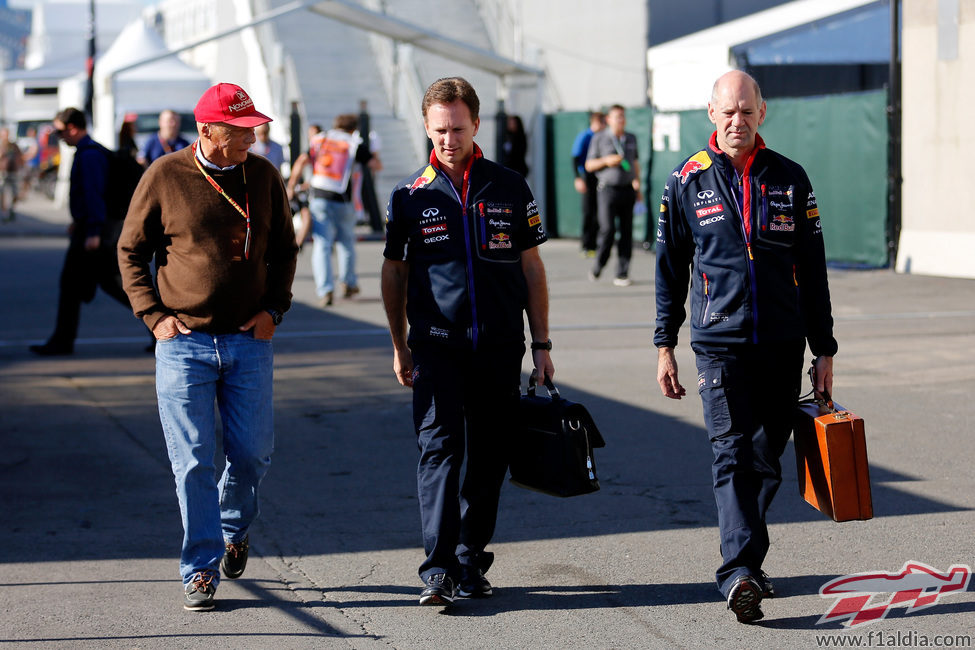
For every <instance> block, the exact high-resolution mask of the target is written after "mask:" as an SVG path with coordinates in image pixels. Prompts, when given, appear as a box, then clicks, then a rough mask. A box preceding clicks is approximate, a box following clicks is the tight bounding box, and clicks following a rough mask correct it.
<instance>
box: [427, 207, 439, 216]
mask: <svg viewBox="0 0 975 650" xmlns="http://www.w3.org/2000/svg"><path fill="white" fill-rule="evenodd" d="M438 214H440V210H438V209H436V208H427V209H426V210H424V211H423V216H424V217H435V216H437V215H438Z"/></svg>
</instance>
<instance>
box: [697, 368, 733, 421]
mask: <svg viewBox="0 0 975 650" xmlns="http://www.w3.org/2000/svg"><path fill="white" fill-rule="evenodd" d="M727 383H728V382H727V381H726V377H725V375H724V370H723V368H722V367H721V366H711V367H706V368H702V369H701V371H700V372H699V373H698V375H697V391H698V393H700V395H701V402H702V403H703V404H704V417H705V420H706V424H707V428H708V434H709V436H710V437H711V438H717V437H719V436H721V435H723V434H726V433H728V432H729V431H730V430H731V408H730V406H729V401H728V386H727Z"/></svg>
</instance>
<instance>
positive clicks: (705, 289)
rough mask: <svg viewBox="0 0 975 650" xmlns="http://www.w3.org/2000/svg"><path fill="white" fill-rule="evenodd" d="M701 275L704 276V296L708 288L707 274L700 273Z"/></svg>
mask: <svg viewBox="0 0 975 650" xmlns="http://www.w3.org/2000/svg"><path fill="white" fill-rule="evenodd" d="M701 275H702V276H704V295H705V296H706V295H708V286H709V285H708V274H707V273H702V274H701Z"/></svg>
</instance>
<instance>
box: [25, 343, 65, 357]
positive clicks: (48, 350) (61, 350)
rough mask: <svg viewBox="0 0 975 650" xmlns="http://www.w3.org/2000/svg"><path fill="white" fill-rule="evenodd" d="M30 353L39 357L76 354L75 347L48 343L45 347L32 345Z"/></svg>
mask: <svg viewBox="0 0 975 650" xmlns="http://www.w3.org/2000/svg"><path fill="white" fill-rule="evenodd" d="M29 349H30V351H31V352H33V353H34V354H36V355H37V356H39V357H61V356H67V355H69V354H74V345H71V344H70V343H69V344H66V345H65V344H62V343H54V342H52V341H48V342H47V343H45V344H44V345H32V346H30V348H29Z"/></svg>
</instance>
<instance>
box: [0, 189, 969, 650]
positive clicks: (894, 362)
mask: <svg viewBox="0 0 975 650" xmlns="http://www.w3.org/2000/svg"><path fill="white" fill-rule="evenodd" d="M67 222H68V218H67V216H66V214H65V213H64V211H63V210H58V209H54V208H52V207H51V206H50V205H49V204H47V203H46V202H44V201H42V200H41V199H36V198H33V199H31V200H29V201H27V202H26V203H24V204H23V205H22V206H21V214H20V216H18V218H17V220H16V221H14V222H11V223H2V224H0V304H2V305H3V318H2V319H0V440H2V442H3V453H2V454H0V643H2V644H3V645H4V646H11V647H21V646H23V647H31V648H35V647H36V648H48V647H50V648H54V647H59V648H190V647H194V648H196V647H200V646H201V644H209V645H219V646H221V647H231V648H248V649H249V648H266V647H275V648H309V647H324V648H380V647H383V648H387V647H391V648H422V647H436V648H441V647H443V648H448V647H450V648H566V647H569V648H576V647H579V648H582V647H585V648H712V647H726V648H758V647H770V648H815V647H822V646H823V645H824V644H827V643H828V644H832V645H833V646H836V645H838V644H840V643H848V644H849V643H859V644H860V645H861V647H895V645H896V644H897V643H898V642H899V643H900V646H901V647H910V646H911V645H914V646H918V645H924V644H926V645H934V644H935V643H936V642H938V641H939V640H940V642H941V643H942V645H946V644H948V643H950V644H951V645H953V646H954V647H971V645H972V643H975V636H973V635H975V631H973V627H975V626H973V621H975V593H973V590H975V584H972V583H967V586H968V589H967V590H965V591H956V592H951V593H945V594H943V595H942V596H941V597H940V598H939V599H937V600H936V601H935V602H934V603H933V604H931V605H930V606H928V607H925V608H914V609H912V610H908V608H907V605H908V604H910V602H914V601H913V600H911V599H910V598H909V599H908V600H909V601H910V602H906V603H900V604H899V605H898V604H895V605H894V606H892V607H891V608H889V609H888V612H889V613H888V615H887V616H886V618H884V619H882V620H880V621H878V622H875V623H872V624H868V625H859V626H855V627H854V628H852V629H848V628H846V627H844V626H842V625H841V624H839V623H835V622H830V623H820V617H822V616H823V615H824V614H825V613H826V612H827V611H828V610H829V609H830V608H831V607H832V606H833V604H834V603H835V602H836V600H835V599H834V598H823V597H821V596H820V595H819V590H820V588H821V587H822V586H823V585H824V584H825V583H826V582H828V581H830V580H832V579H834V578H838V577H841V576H845V575H848V574H855V573H866V572H875V573H887V574H893V573H896V572H898V571H900V570H901V568H902V567H903V566H904V565H905V563H907V562H909V561H916V562H922V563H924V564H926V565H928V566H930V567H932V568H933V569H935V570H937V571H938V572H942V573H944V572H947V570H948V569H949V567H951V566H953V565H963V566H965V567H968V568H971V567H973V566H975V553H973V543H972V535H973V531H975V514H973V504H975V499H973V494H975V490H973V487H975V480H973V471H972V458H973V457H975V436H972V431H973V428H975V400H973V399H972V397H971V387H972V385H973V380H975V363H973V361H975V353H973V349H975V326H973V317H975V281H972V280H961V279H946V278H934V277H920V276H905V275H896V274H893V273H892V272H890V271H886V270H875V271H849V270H831V271H830V283H831V288H832V292H833V300H834V314H835V317H836V335H837V338H838V340H839V343H840V352H839V354H838V356H837V357H836V362H835V371H836V383H835V390H834V396H835V398H836V400H837V401H838V402H840V403H842V404H843V405H845V406H847V407H849V408H851V409H852V410H854V411H855V412H856V413H857V414H858V415H860V416H862V417H863V418H864V419H865V421H866V430H867V439H868V449H869V455H870V470H871V478H872V484H873V499H874V509H875V513H876V516H875V518H874V519H873V520H871V521H864V522H848V523H843V524H837V523H834V522H831V521H829V520H827V519H825V518H824V517H823V516H822V515H820V514H819V513H818V512H816V511H815V510H813V509H812V508H811V507H810V506H808V505H807V504H805V502H803V501H802V500H801V498H800V497H799V496H798V491H797V489H796V478H795V464H794V456H793V450H792V445H791V443H790V445H789V449H788V450H787V451H786V454H785V456H784V457H783V467H784V474H785V480H784V482H783V486H782V489H781V490H780V492H779V496H778V497H777V499H776V501H775V503H774V505H773V507H772V510H771V512H770V515H769V517H770V521H771V537H772V549H771V552H770V554H769V557H768V560H767V562H766V570H767V571H768V572H769V573H770V574H771V576H772V577H773V579H774V581H775V585H776V589H777V591H778V593H779V596H778V597H777V598H775V599H774V600H770V601H766V602H764V603H763V609H764V611H765V618H764V619H763V620H762V621H760V622H759V623H758V624H756V625H741V624H738V623H737V622H736V621H735V619H734V616H733V615H732V614H731V613H730V612H729V611H727V610H726V609H725V605H724V603H723V602H722V601H721V598H720V595H719V594H718V593H717V591H716V589H715V587H714V584H713V571H714V569H715V567H716V565H717V564H718V561H719V556H718V542H717V530H716V515H715V507H714V503H713V498H712V494H711V487H710V485H711V480H710V467H709V465H710V460H711V454H710V449H709V444H708V442H707V437H706V434H705V432H704V430H703V426H702V415H701V406H700V400H699V398H698V396H697V395H696V394H694V391H693V390H691V391H690V393H691V394H689V395H688V397H687V398H686V399H684V400H681V401H672V400H667V399H665V398H664V397H662V396H661V394H660V391H659V389H658V387H657V385H656V381H655V372H656V367H655V359H656V357H655V351H654V350H653V349H652V348H651V345H650V336H651V325H650V323H651V321H652V318H653V307H652V299H653V289H652V272H653V271H652V268H653V257H652V255H649V254H646V253H644V252H642V251H636V252H635V254H634V261H633V265H632V276H631V277H632V278H633V279H634V281H635V282H634V285H633V286H631V287H627V288H619V287H614V286H612V284H611V283H610V282H608V281H607V280H606V279H605V278H604V279H603V280H601V281H599V282H596V283H591V282H589V281H588V280H587V279H586V270H587V268H588V261H587V260H583V259H581V258H580V256H579V253H578V250H577V249H578V244H577V242H576V241H575V240H558V241H552V242H549V243H548V244H546V245H545V246H543V248H542V256H543V259H544V260H545V262H546V265H547V268H548V275H549V284H550V292H551V322H552V339H553V341H554V342H555V350H554V352H553V358H554V361H555V364H556V368H557V372H556V383H557V384H558V386H559V387H560V389H561V390H562V393H563V395H564V396H566V397H568V398H570V399H572V400H575V401H580V402H582V403H584V404H585V405H586V406H588V407H589V409H590V411H591V412H592V414H593V416H594V417H595V419H596V422H597V423H598V424H599V426H600V428H601V430H602V433H603V436H604V437H605V439H606V441H607V446H606V448H605V449H601V450H598V452H597V465H598V471H599V475H600V481H601V484H602V489H601V490H600V491H599V492H597V493H595V494H592V495H587V496H583V497H577V498H572V499H564V500H562V499H556V498H553V497H548V496H544V495H541V494H537V493H533V492H528V491H525V490H522V489H519V488H517V487H514V486H511V485H508V486H506V487H505V489H504V491H503V494H502V505H501V512H500V518H499V522H498V531H497V535H496V537H495V542H494V543H493V544H492V547H491V550H493V551H494V552H495V553H496V556H497V557H496V561H495V566H494V567H493V568H492V569H491V571H490V572H489V574H488V577H489V578H490V580H491V582H492V583H493V584H494V586H495V595H494V597H492V598H490V599H484V600H460V601H458V603H457V604H456V605H455V606H454V607H452V608H450V609H447V610H441V609H440V608H421V607H419V606H418V605H417V598H418V595H419V590H420V587H421V585H420V582H419V580H418V578H417V575H416V568H417V566H418V565H419V563H420V561H421V560H422V549H421V539H420V530H419V517H418V512H417V502H416V496H415V490H416V487H415V465H416V460H417V450H416V443H415V437H414V434H413V432H412V426H411V419H410V395H409V392H408V391H407V390H406V389H404V388H402V387H400V386H399V385H398V384H397V383H396V381H395V379H394V377H393V374H392V371H391V362H392V355H391V346H390V344H389V338H388V335H387V333H386V331H385V329H384V320H385V319H384V315H383V311H382V304H381V301H380V296H379V267H380V263H381V250H382V248H381V247H382V245H381V243H379V242H374V241H370V242H362V243H361V244H360V245H359V247H358V254H359V259H358V269H359V272H360V275H361V285H362V293H361V294H360V295H359V296H357V297H356V298H355V299H354V300H338V301H337V302H336V305H335V306H334V307H332V308H329V309H327V310H323V309H319V308H317V307H316V306H315V304H316V300H315V297H314V291H313V286H312V281H311V268H310V261H309V259H308V253H307V252H305V253H303V254H302V256H301V259H300V260H299V269H298V276H297V278H296V282H295V288H294V291H295V298H296V301H295V305H294V307H293V308H292V310H291V311H290V312H289V313H288V314H286V316H285V322H284V324H283V325H282V327H281V328H279V330H278V333H277V335H276V337H275V351H276V361H275V409H276V410H275V418H276V435H277V444H276V451H275V454H274V456H273V463H272V467H271V471H270V472H269V474H268V476H267V478H266V480H265V482H264V489H263V500H262V506H263V507H262V514H261V517H260V518H259V520H258V521H257V523H256V524H255V526H254V528H253V530H252V533H251V543H252V547H251V557H250V562H249V564H248V567H247V571H246V573H245V574H244V576H243V577H242V578H241V579H239V580H237V581H229V580H225V581H223V582H222V583H221V585H220V587H219V589H218V592H217V599H218V607H217V609H216V610H214V611H213V612H210V613H190V612H186V611H184V610H183V609H182V607H181V587H180V582H179V574H178V559H177V558H178V553H179V545H180V540H181V537H182V530H181V526H180V520H179V513H178V508H177V501H176V498H175V494H174V489H173V482H172V481H173V479H172V475H171V473H170V469H169V462H168V459H167V456H166V449H165V445H164V443H163V437H162V434H161V431H160V428H159V422H158V416H157V412H156V406H155V396H154V388H153V372H154V370H153V366H154V363H153V358H152V356H151V355H149V354H146V353H145V351H144V350H143V348H144V345H145V343H146V335H145V333H144V330H143V329H142V327H141V325H140V323H139V322H137V321H136V320H135V319H134V318H132V316H131V314H129V313H127V312H126V311H125V310H124V309H123V308H122V307H120V306H119V305H118V304H117V303H115V302H114V301H112V300H111V299H110V298H108V297H107V296H105V295H104V294H101V293H99V294H98V295H97V297H96V298H95V300H94V301H93V302H92V303H91V304H89V305H86V306H84V308H83V312H82V323H81V330H80V333H79V339H78V341H77V344H76V348H75V354H74V355H72V356H70V357H61V358H46V359H42V358H37V357H34V356H33V355H31V354H30V353H29V352H28V350H27V346H28V345H29V344H31V343H36V342H42V341H43V340H44V339H45V338H46V337H47V335H48V334H49V333H50V331H51V329H52V328H53V322H54V315H55V305H56V293H57V279H58V274H59V271H60V266H61V260H62V257H63V254H64V250H65V247H66V245H67V239H66V237H65V236H64V227H65V225H66V224H67ZM825 225H826V227H827V228H828V222H827V223H826V224H825ZM678 361H679V363H680V367H681V369H682V370H683V376H682V378H683V380H684V383H685V385H688V386H689V387H693V385H694V382H693V379H694V376H695V372H694V369H693V368H694V365H693V359H692V356H691V354H690V352H689V349H688V346H687V337H686V334H685V336H684V337H683V344H682V345H681V346H680V347H679V348H678ZM526 370H527V366H526ZM890 598H891V594H887V595H883V594H880V595H877V596H874V597H873V599H872V600H871V601H870V603H869V605H867V606H870V607H872V606H874V605H881V606H882V605H883V604H884V603H885V602H887V601H889V600H890ZM843 639H847V640H846V641H843ZM966 643H967V645H965V644H966ZM868 644H869V645H868ZM885 644H886V646H885Z"/></svg>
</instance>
